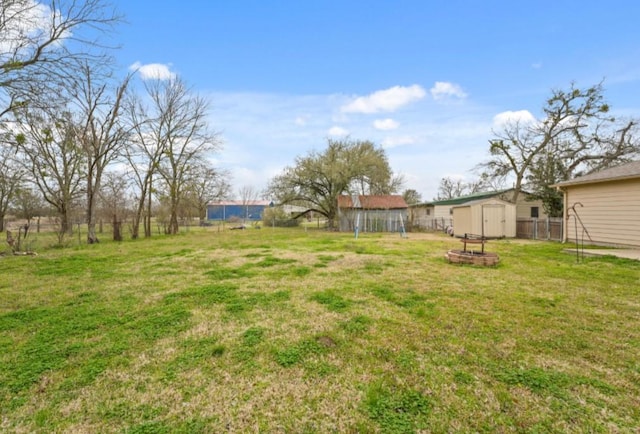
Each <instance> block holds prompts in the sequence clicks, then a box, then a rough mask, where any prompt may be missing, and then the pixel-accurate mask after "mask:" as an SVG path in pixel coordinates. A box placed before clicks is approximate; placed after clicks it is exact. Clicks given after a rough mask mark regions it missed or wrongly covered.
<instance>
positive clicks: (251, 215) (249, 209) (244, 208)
mask: <svg viewBox="0 0 640 434" xmlns="http://www.w3.org/2000/svg"><path fill="white" fill-rule="evenodd" d="M269 203H270V202H269V201H267V200H252V201H240V200H227V201H221V202H210V203H209V204H208V205H207V220H222V221H227V220H230V219H240V220H249V221H258V220H261V219H262V212H263V211H264V209H265V208H267V207H268V206H269Z"/></svg>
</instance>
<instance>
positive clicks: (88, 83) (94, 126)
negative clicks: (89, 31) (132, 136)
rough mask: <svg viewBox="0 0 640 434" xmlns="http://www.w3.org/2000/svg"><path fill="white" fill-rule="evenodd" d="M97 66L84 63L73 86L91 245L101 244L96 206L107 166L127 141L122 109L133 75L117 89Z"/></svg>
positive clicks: (71, 88) (88, 237) (88, 239)
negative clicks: (82, 158) (83, 158)
mask: <svg viewBox="0 0 640 434" xmlns="http://www.w3.org/2000/svg"><path fill="white" fill-rule="evenodd" d="M94 68H95V66H93V65H91V64H89V63H84V64H83V65H81V66H80V67H79V70H80V71H81V73H82V74H81V75H79V76H78V77H77V78H76V79H74V80H73V82H72V84H71V86H70V92H71V94H72V101H73V105H74V108H75V109H76V118H77V122H76V128H77V130H78V131H77V133H76V135H77V139H78V141H79V144H80V146H81V149H82V151H83V152H84V157H85V160H84V164H85V169H84V171H83V173H84V176H85V177H86V223H87V226H88V232H87V242H88V243H89V244H93V243H97V242H98V241H99V240H98V236H97V234H96V206H97V199H98V193H99V191H100V186H101V182H102V175H103V173H104V171H105V169H106V168H107V166H108V165H109V164H110V163H111V162H113V161H114V159H115V158H116V157H118V156H119V155H120V150H121V148H122V147H123V145H124V142H125V139H126V138H127V132H126V129H125V127H124V126H123V125H122V124H121V122H120V111H121V110H120V108H121V103H122V99H123V95H124V92H125V89H126V88H127V85H128V83H129V79H130V76H128V77H126V78H125V79H124V80H123V82H122V83H121V84H120V85H119V86H117V87H115V88H113V87H110V80H109V77H108V76H107V77H105V76H102V75H101V74H100V73H99V72H98V71H97V70H95V69H94Z"/></svg>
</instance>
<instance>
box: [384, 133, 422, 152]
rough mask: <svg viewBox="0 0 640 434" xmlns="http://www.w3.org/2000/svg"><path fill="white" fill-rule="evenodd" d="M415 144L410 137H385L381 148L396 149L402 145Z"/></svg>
mask: <svg viewBox="0 0 640 434" xmlns="http://www.w3.org/2000/svg"><path fill="white" fill-rule="evenodd" d="M415 142H416V139H415V138H414V137H411V136H396V137H387V138H386V139H384V140H383V141H382V147H383V148H385V149H390V148H397V147H398V146H403V145H412V144H414V143H415Z"/></svg>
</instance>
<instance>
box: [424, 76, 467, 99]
mask: <svg viewBox="0 0 640 434" xmlns="http://www.w3.org/2000/svg"><path fill="white" fill-rule="evenodd" d="M430 92H431V96H432V97H433V99H435V100H436V101H439V100H444V99H447V98H450V97H456V98H460V99H464V98H466V97H467V94H466V93H465V92H464V91H463V90H462V87H460V85H457V84H455V83H449V82H446V81H436V83H435V84H434V85H433V87H432V88H431V89H430Z"/></svg>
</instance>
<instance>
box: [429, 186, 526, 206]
mask: <svg viewBox="0 0 640 434" xmlns="http://www.w3.org/2000/svg"><path fill="white" fill-rule="evenodd" d="M511 190H513V188H507V189H504V190H495V191H481V192H479V193H474V194H469V195H467V196H460V197H454V198H453V199H445V200H434V201H432V202H427V203H425V205H433V206H438V205H461V204H463V203H467V202H471V201H472V200H481V199H488V198H491V197H495V196H499V195H501V194H503V193H506V192H508V191H511Z"/></svg>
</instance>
